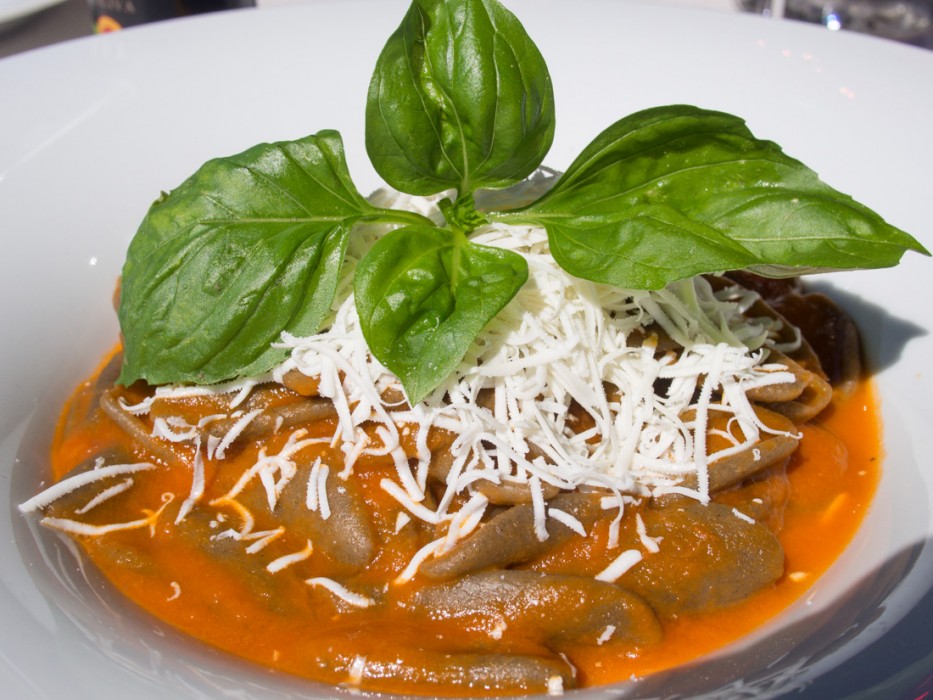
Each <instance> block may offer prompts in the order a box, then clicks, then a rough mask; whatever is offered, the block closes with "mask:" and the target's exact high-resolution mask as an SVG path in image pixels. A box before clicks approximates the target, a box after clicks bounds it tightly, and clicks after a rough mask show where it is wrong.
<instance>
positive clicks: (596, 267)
mask: <svg viewBox="0 0 933 700" xmlns="http://www.w3.org/2000/svg"><path fill="white" fill-rule="evenodd" d="M662 210H663V211H665V212H666V214H664V215H663V216H661V217H660V219H661V224H660V228H661V229H662V230H661V231H660V232H655V233H652V232H651V231H652V226H653V224H652V225H648V220H647V219H645V216H646V215H647V216H650V217H655V216H656V215H657V214H658V212H660V211H662ZM649 212H650V213H649ZM675 212H676V214H677V215H679V217H680V221H679V223H676V222H675V221H674V219H675V218H677V217H675V214H674V213H675ZM632 217H637V218H640V219H641V220H640V221H639V222H637V223H636V224H633V223H632V222H631V221H630V219H631V218H632ZM491 218H494V219H495V218H499V219H500V220H509V218H512V219H515V218H519V219H526V220H534V221H537V222H539V223H541V224H543V225H544V226H545V227H546V228H547V229H548V234H549V238H550V239H551V245H552V246H553V247H554V248H555V249H557V250H558V251H560V253H559V255H560V259H561V264H564V263H565V262H566V263H567V264H568V265H569V266H568V267H567V269H568V271H569V272H571V273H572V274H574V275H577V276H580V277H585V278H587V279H593V280H595V281H600V282H611V283H612V284H618V285H620V286H623V287H638V286H642V285H648V286H652V287H654V286H657V285H659V284H662V283H663V282H670V281H674V280H676V279H680V278H682V277H685V276H689V275H693V274H697V273H702V272H717V271H721V270H726V269H734V266H735V265H736V264H738V263H741V261H742V258H743V255H742V254H741V250H740V249H744V250H745V251H747V253H748V255H749V256H751V260H746V262H745V263H744V264H743V266H745V267H749V268H752V269H755V270H757V271H760V272H764V273H767V274H771V275H782V274H799V273H801V272H810V271H815V270H830V269H853V268H873V267H887V266H890V265H894V264H896V263H897V262H898V260H900V257H901V256H902V255H903V253H904V252H905V251H906V250H915V251H918V252H921V253H926V252H927V251H926V250H925V249H924V248H923V246H922V245H920V243H918V242H917V241H916V240H915V239H914V238H913V237H911V236H910V235H909V234H907V233H905V232H903V231H901V230H899V229H897V228H895V227H894V226H891V225H890V224H888V223H886V222H885V221H884V220H883V219H882V218H881V217H880V216H878V215H877V214H876V213H874V212H873V211H871V210H870V209H869V208H867V207H865V206H863V205H861V204H859V203H858V202H855V201H854V200H853V199H852V198H851V197H848V196H847V195H844V194H841V193H839V192H837V191H836V190H834V189H832V188H831V187H829V186H828V185H826V184H824V183H823V182H821V181H820V180H819V178H818V177H817V175H816V174H815V173H814V172H813V171H811V170H810V169H808V168H807V167H806V166H804V165H803V164H802V163H800V162H799V161H796V160H794V159H793V158H791V157H789V156H787V155H785V154H784V153H783V152H782V151H781V149H780V148H779V147H778V146H777V145H776V144H774V143H772V142H770V141H763V140H759V139H756V138H755V137H754V136H753V135H752V134H751V132H750V131H749V130H748V128H747V127H746V126H745V123H744V122H743V121H742V120H741V119H739V118H738V117H734V116H731V115H728V114H723V113H720V112H711V111H706V110H702V109H699V108H696V107H689V106H670V107H659V108H655V109H649V110H646V111H643V112H639V113H637V114H633V115H631V116H629V117H626V118H624V119H622V120H620V121H618V122H616V123H615V124H613V125H612V126H611V127H609V128H608V129H607V130H606V131H604V132H603V133H602V134H600V135H599V136H597V137H596V139H595V140H594V141H593V142H592V143H590V145H589V146H587V147H586V148H585V149H584V150H583V152H582V153H581V154H580V156H579V157H578V158H577V159H576V161H574V163H573V164H572V165H571V166H570V168H568V170H567V172H566V173H565V174H564V175H563V176H562V177H561V178H560V179H559V180H558V182H557V183H556V184H555V185H554V187H553V188H552V189H551V190H550V191H549V192H548V193H547V194H545V195H544V196H543V197H542V198H541V199H540V200H538V201H537V202H535V203H534V204H532V205H531V206H529V207H527V208H526V209H524V210H523V211H522V212H521V213H520V214H518V215H517V216H510V215H500V216H499V217H496V216H492V217H491ZM688 220H689V221H692V222H694V223H695V224H696V226H693V227H691V226H689V225H687V223H686V222H687V221H688ZM671 226H679V227H681V228H683V229H684V231H685V232H687V241H686V244H687V246H688V248H687V250H686V251H677V250H676V247H677V245H678V244H677V242H676V239H677V236H676V235H674V233H673V231H674V230H673V228H671ZM704 230H705V232H704ZM713 232H718V234H719V242H720V243H722V244H723V247H722V255H721V256H719V255H717V254H716V249H715V247H714V246H709V245H706V244H704V245H702V246H701V248H702V254H700V255H698V257H697V258H696V259H695V260H693V261H692V263H691V261H690V260H689V257H690V254H691V251H692V250H693V249H692V248H691V246H694V245H696V244H697V243H698V242H700V241H701V240H705V241H707V242H710V243H711V242H713V241H715V240H716V237H715V236H714V235H712V234H713ZM633 234H634V235H636V236H638V237H639V238H638V239H637V240H635V241H629V240H628V237H629V236H630V235H633ZM726 239H728V241H731V242H732V245H726V243H725V241H726ZM580 248H586V249H587V250H575V249H580ZM597 252H601V254H603V255H605V256H606V257H607V258H608V259H611V260H613V261H622V260H623V259H625V258H628V256H632V255H634V256H637V257H635V258H634V259H631V260H629V261H628V262H627V263H622V267H621V268H616V267H614V265H610V264H609V263H608V262H606V263H600V262H599V260H598V257H599V256H598V255H597V254H596V253H597ZM669 257H670V258H671V260H672V262H671V263H670V264H669V265H667V266H666V267H667V269H666V270H665V269H664V268H665V264H664V261H665V260H667V259H668V258H669ZM643 264H646V265H648V266H649V267H651V268H652V270H653V272H652V274H650V275H646V274H644V273H645V269H644V267H643Z"/></svg>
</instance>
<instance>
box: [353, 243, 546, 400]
mask: <svg viewBox="0 0 933 700" xmlns="http://www.w3.org/2000/svg"><path fill="white" fill-rule="evenodd" d="M527 278H528V264H527V263H526V262H525V259H524V258H523V257H522V256H521V255H519V254H517V253H514V252H512V251H508V250H504V249H501V248H490V247H488V246H482V245H477V244H475V243H471V242H469V241H468V240H467V239H466V237H465V236H464V235H463V234H462V233H460V232H458V231H455V232H451V231H447V230H443V229H439V228H435V227H429V226H407V227H405V228H400V229H397V230H395V231H393V232H391V233H389V234H388V235H386V236H385V237H383V238H381V239H380V240H379V241H377V243H376V244H375V245H374V246H373V247H372V248H371V249H370V251H369V253H367V255H366V257H364V258H363V260H362V261H360V264H359V267H358V268H357V271H356V278H355V280H354V283H355V286H354V293H355V295H356V307H357V310H358V312H359V316H360V324H361V327H362V329H363V335H364V337H365V338H366V342H367V344H368V345H369V349H370V351H371V352H372V353H373V355H374V356H375V357H376V359H378V360H379V361H380V362H381V363H382V364H383V365H385V366H386V367H387V368H388V369H390V370H391V371H392V372H394V373H395V375H396V376H397V377H398V378H399V379H400V380H401V381H402V384H403V385H404V387H405V391H406V393H407V394H408V398H409V401H411V402H412V403H413V404H414V403H417V402H419V401H421V400H422V399H424V398H425V397H426V396H428V395H429V394H430V393H431V392H432V391H433V390H434V389H436V388H437V387H438V386H439V385H440V384H441V383H442V382H443V381H444V379H445V378H447V376H449V375H450V373H451V372H453V370H454V369H455V368H456V367H457V365H458V363H459V362H460V360H461V359H463V356H464V355H465V354H466V352H467V350H468V349H469V347H470V344H471V343H472V342H473V341H474V340H475V338H476V336H477V335H479V333H480V331H481V330H482V329H483V328H484V327H485V326H486V324H487V323H488V322H489V321H490V320H491V319H492V318H493V317H494V316H495V315H496V314H497V313H499V311H500V310H501V309H502V308H503V307H504V306H505V305H506V304H507V303H508V302H509V300H510V299H511V298H512V297H513V296H515V293H516V292H518V290H519V289H520V288H521V286H522V284H524V283H525V280H526V279H527Z"/></svg>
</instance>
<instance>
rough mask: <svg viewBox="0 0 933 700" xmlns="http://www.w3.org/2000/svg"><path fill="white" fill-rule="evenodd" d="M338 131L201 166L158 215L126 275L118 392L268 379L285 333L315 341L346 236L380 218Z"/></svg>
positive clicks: (149, 221)
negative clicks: (143, 384) (143, 383)
mask: <svg viewBox="0 0 933 700" xmlns="http://www.w3.org/2000/svg"><path fill="white" fill-rule="evenodd" d="M376 211H377V210H375V209H374V208H373V207H371V206H370V205H369V204H368V203H367V202H366V200H365V199H363V198H362V197H361V196H360V194H359V193H358V192H357V191H356V189H355V187H354V186H353V183H352V182H351V180H350V176H349V173H348V172H347V166H346V162H345V160H344V155H343V144H342V142H341V139H340V136H339V134H337V133H336V132H333V131H326V132H321V133H319V134H317V135H314V136H309V137H307V138H304V139H300V140H298V141H292V142H283V143H275V144H261V145H259V146H255V147H254V148H251V149H249V150H248V151H245V152H244V153H241V154H239V155H236V156H233V157H230V158H221V159H217V160H212V161H210V162H208V163H206V164H205V165H204V166H202V167H201V169H200V170H198V172H197V173H195V174H194V175H193V176H192V177H191V178H190V179H188V180H187V181H185V182H184V183H183V184H182V185H180V186H179V187H178V188H177V189H176V190H174V191H173V192H171V194H168V195H163V197H162V198H161V199H160V200H159V201H157V202H156V203H155V204H153V205H152V207H151V209H150V210H149V212H148V214H147V215H146V217H145V219H144V220H143V222H142V224H141V226H140V228H139V231H138V233H137V234H136V237H135V238H134V239H133V241H132V243H131V244H130V248H129V253H128V255H127V260H126V263H125V265H124V268H123V285H122V290H121V296H120V323H121V326H122V330H123V336H124V344H125V348H124V352H125V356H124V357H125V359H124V365H123V371H122V373H121V375H120V382H121V383H124V384H127V383H130V382H133V381H135V380H137V379H145V380H147V381H148V382H150V383H153V384H162V383H168V382H194V383H213V382H218V381H222V380H226V379H232V378H235V377H241V376H248V375H254V374H258V373H261V372H264V371H267V370H268V369H270V368H271V367H273V366H274V365H275V364H276V363H278V362H280V361H281V360H282V359H284V357H285V351H284V350H281V349H276V348H272V347H271V344H272V343H273V342H274V341H276V340H277V339H278V338H279V337H280V335H281V333H282V331H288V332H290V333H294V334H310V333H314V332H316V331H317V330H318V329H319V326H320V324H321V321H322V320H323V318H324V317H325V315H326V314H327V313H328V311H329V309H330V306H331V303H332V301H333V298H334V294H335V290H336V286H337V281H338V275H339V271H340V267H341V264H342V262H343V257H344V252H345V249H346V246H347V239H348V236H349V232H350V228H351V227H352V226H353V224H354V223H355V222H356V221H358V220H359V219H360V218H361V217H362V216H364V215H368V214H372V213H374V212H376Z"/></svg>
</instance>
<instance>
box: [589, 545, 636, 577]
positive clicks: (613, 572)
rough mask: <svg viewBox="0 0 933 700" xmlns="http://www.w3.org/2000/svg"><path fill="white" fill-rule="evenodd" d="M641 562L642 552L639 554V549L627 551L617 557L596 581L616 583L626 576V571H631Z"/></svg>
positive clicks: (601, 572)
mask: <svg viewBox="0 0 933 700" xmlns="http://www.w3.org/2000/svg"><path fill="white" fill-rule="evenodd" d="M641 560H642V554H641V552H639V551H638V550H637V549H627V550H625V551H624V552H622V554H620V555H619V556H618V557H616V558H615V559H614V560H613V562H612V563H611V564H610V565H609V566H607V567H606V568H605V569H603V570H602V571H600V572H599V573H598V574H596V580H597V581H606V582H608V583H615V582H616V581H618V580H619V579H620V578H621V577H622V576H623V575H624V574H625V572H626V571H628V570H629V569H631V568H632V567H633V566H635V565H636V564H637V563H638V562H640V561H641Z"/></svg>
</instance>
